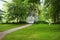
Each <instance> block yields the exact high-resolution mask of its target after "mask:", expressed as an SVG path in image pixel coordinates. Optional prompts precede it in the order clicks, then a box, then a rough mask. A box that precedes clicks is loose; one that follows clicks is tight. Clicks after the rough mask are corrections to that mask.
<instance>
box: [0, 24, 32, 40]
mask: <svg viewBox="0 0 60 40" xmlns="http://www.w3.org/2000/svg"><path fill="white" fill-rule="evenodd" d="M31 25H32V24H27V25H24V26H20V27H16V28H12V29H10V30H7V31H4V32H0V40H2V39H3V37H4V36H5V35H7V34H8V33H11V32H14V31H17V30H19V29H23V28H26V27H29V26H31Z"/></svg>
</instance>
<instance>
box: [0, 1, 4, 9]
mask: <svg viewBox="0 0 60 40" xmlns="http://www.w3.org/2000/svg"><path fill="white" fill-rule="evenodd" d="M3 4H4V2H2V1H0V9H2V8H3Z"/></svg>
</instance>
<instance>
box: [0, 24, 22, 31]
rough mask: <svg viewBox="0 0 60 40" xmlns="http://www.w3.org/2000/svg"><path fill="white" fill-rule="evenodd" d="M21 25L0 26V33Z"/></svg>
mask: <svg viewBox="0 0 60 40" xmlns="http://www.w3.org/2000/svg"><path fill="white" fill-rule="evenodd" d="M21 25H23V24H0V32H2V31H5V30H9V29H11V28H15V27H18V26H21Z"/></svg>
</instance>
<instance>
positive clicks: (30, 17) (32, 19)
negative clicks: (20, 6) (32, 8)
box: [26, 12, 38, 23]
mask: <svg viewBox="0 0 60 40" xmlns="http://www.w3.org/2000/svg"><path fill="white" fill-rule="evenodd" d="M37 21H38V16H36V15H35V14H34V13H32V12H31V13H30V14H29V15H28V17H27V19H26V22H27V23H34V22H37Z"/></svg>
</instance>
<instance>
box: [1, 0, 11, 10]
mask: <svg viewBox="0 0 60 40" xmlns="http://www.w3.org/2000/svg"><path fill="white" fill-rule="evenodd" d="M5 1H7V2H12V0H5ZM4 3H5V2H3V1H1V0H0V9H2V8H3V4H4Z"/></svg>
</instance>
